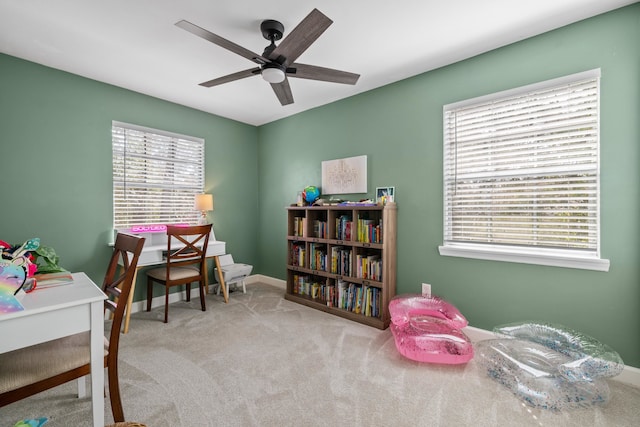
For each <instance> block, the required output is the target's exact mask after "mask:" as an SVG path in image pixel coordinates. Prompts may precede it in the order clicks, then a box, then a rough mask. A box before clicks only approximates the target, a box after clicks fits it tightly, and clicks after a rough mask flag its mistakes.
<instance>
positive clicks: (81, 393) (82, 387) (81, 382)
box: [78, 377, 87, 399]
mask: <svg viewBox="0 0 640 427" xmlns="http://www.w3.org/2000/svg"><path fill="white" fill-rule="evenodd" d="M85 397H87V383H86V381H85V377H80V378H78V399H83V398H85Z"/></svg>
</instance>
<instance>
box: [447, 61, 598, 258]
mask: <svg viewBox="0 0 640 427" xmlns="http://www.w3.org/2000/svg"><path fill="white" fill-rule="evenodd" d="M599 81H600V73H599V70H592V71H589V72H585V73H579V74H576V75H572V76H567V77H564V78H560V79H555V80H552V81H548V82H544V83H540V84H536V85H531V86H527V87H523V88H519V89H515V90H511V91H507V92H502V93H499V94H494V95H490V96H487V97H481V98H476V99H472V100H468V101H463V102H460V103H456V104H450V105H447V106H445V107H444V196H445V200H444V211H445V212H444V245H443V246H444V247H447V246H449V247H456V245H458V246H460V247H462V248H466V249H471V250H474V249H477V250H480V251H493V252H500V251H503V252H505V253H508V252H509V251H512V252H513V253H518V254H533V255H535V256H542V257H546V258H549V257H554V256H560V257H565V258H571V257H578V258H585V257H586V258H599V240H600V239H599V237H600V230H599V224H600V221H599V129H598V127H599V96H600V95H599V92H600V90H599ZM445 252H446V251H445ZM441 253H442V250H441ZM542 263H544V262H542ZM551 265H555V264H553V263H551ZM607 268H608V264H607Z"/></svg>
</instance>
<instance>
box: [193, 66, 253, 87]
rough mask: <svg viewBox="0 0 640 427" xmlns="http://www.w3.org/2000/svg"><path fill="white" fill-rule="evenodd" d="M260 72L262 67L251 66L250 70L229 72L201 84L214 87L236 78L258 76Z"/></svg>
mask: <svg viewBox="0 0 640 427" xmlns="http://www.w3.org/2000/svg"><path fill="white" fill-rule="evenodd" d="M259 74H260V67H257V68H250V69H248V70H243V71H238V72H237V73H233V74H229V75H226V76H222V77H218V78H217V79H213V80H209V81H208V82H203V83H200V86H204V87H212V86H217V85H221V84H223V83H229V82H232V81H234V80H240V79H244V78H246V77H251V76H257V75H259Z"/></svg>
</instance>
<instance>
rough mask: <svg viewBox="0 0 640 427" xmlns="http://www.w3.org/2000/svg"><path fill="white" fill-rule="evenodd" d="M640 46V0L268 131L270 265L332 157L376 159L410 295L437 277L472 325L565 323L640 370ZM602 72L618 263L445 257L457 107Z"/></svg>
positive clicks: (609, 208)
mask: <svg viewBox="0 0 640 427" xmlns="http://www.w3.org/2000/svg"><path fill="white" fill-rule="evenodd" d="M639 45H640V5H638V4H635V5H632V6H629V7H626V8H623V9H619V10H617V11H614V12H611V13H608V14H605V15H601V16H598V17H595V18H592V19H589V20H586V21H582V22H579V23H577V24H574V25H571V26H568V27H564V28H561V29H558V30H556V31H553V32H549V33H546V34H543V35H540V36H537V37H534V38H532V39H528V40H525V41H522V42H519V43H516V44H513V45H509V46H506V47H503V48H500V49H497V50H495V51H491V52H488V53H486V54H483V55H480V56H477V57H474V58H472V59H469V60H466V61H462V62H459V63H456V64H453V65H451V66H448V67H444V68H441V69H438V70H435V71H431V72H427V73H424V74H422V75H419V76H416V77H413V78H410V79H407V80H404V81H400V82H397V83H394V84H392V85H388V86H385V87H383V88H380V89H376V90H373V91H370V92H367V93H363V94H360V95H358V96H354V97H351V98H349V99H345V100H342V101H339V102H336V103H333V104H330V105H327V106H324V107H320V108H317V109H314V110H310V111H307V112H304V113H301V114H298V115H296V116H293V117H290V118H286V119H283V120H280V121H277V122H273V123H270V124H267V125H264V126H261V127H260V129H259V141H260V143H259V148H258V150H259V165H260V170H259V180H260V207H261V215H260V217H259V218H260V236H261V238H260V250H259V252H260V254H261V257H260V264H259V266H258V270H259V271H260V272H261V273H264V274H267V275H269V276H274V277H278V278H284V277H285V268H284V265H285V262H286V256H285V255H286V244H285V235H286V231H285V226H286V217H285V209H284V208H285V206H287V205H289V204H290V203H293V202H295V196H296V192H297V191H299V190H301V189H302V188H303V187H304V186H305V185H317V186H320V184H321V170H320V165H321V161H322V160H330V159H336V158H342V157H349V156H356V155H363V154H366V155H367V156H368V188H369V193H368V196H369V197H373V192H374V191H375V187H378V186H395V188H396V201H397V202H398V277H397V292H398V293H399V294H401V293H407V292H420V283H421V282H428V283H431V284H432V286H433V291H434V293H436V294H439V295H441V296H443V297H445V298H447V299H448V300H450V301H451V302H452V303H454V304H455V305H456V306H457V307H458V308H459V309H460V310H461V311H462V313H464V315H465V316H466V317H467V318H468V319H469V322H470V324H471V325H472V326H475V327H480V328H484V329H491V328H492V327H493V326H495V325H497V324H500V323H505V322H513V321H526V320H545V321H553V322H559V323H562V324H565V325H568V326H571V327H573V328H575V329H577V330H580V331H582V332H585V333H588V334H590V335H592V336H594V337H596V338H598V339H600V340H602V341H603V342H605V343H607V344H609V345H611V346H612V347H613V348H615V349H616V350H617V351H618V352H619V353H620V354H621V355H622V356H623V358H624V360H625V361H626V363H628V364H630V365H632V366H636V367H638V366H640V286H639V285H640V271H639V270H640V267H639V265H640V262H639V261H640V251H639V244H638V237H639V235H640V233H639V232H638V231H639V230H638V219H639V218H640V215H639V202H640V194H639V191H638V188H639V185H638V183H639V182H640V176H639V172H638V170H639V168H638V165H639V163H638V160H639V142H640V141H639V136H640V132H639V129H640V121H639V120H638V117H640V108H639V106H640V85H639V82H640V49H638V46H639ZM598 67H600V68H601V70H602V80H601V82H602V85H601V100H602V102H601V157H602V161H601V173H602V178H601V195H602V196H601V197H602V199H601V200H602V208H601V213H602V221H601V225H602V238H601V246H602V255H603V257H604V258H608V259H610V261H611V269H610V271H609V272H607V273H603V272H595V271H586V270H576V269H568V268H559V267H543V266H533V265H525V264H515V263H506V262H492V261H481V260H471V259H463V258H453V257H442V256H440V255H439V254H438V245H439V244H441V243H442V228H443V219H442V211H443V207H442V197H443V190H442V186H443V184H442V107H443V105H445V104H448V103H451V102H455V101H459V100H462V99H467V98H471V97H475V96H479V95H484V94H488V93H492V92H496V91H501V90H505V89H510V88H513V87H518V86H521V85H526V84H529V83H535V82H539V81H543V80H547V79H551V78H555V77H559V76H563V75H567V74H571V73H576V72H579V71H584V70H589V69H593V68H598ZM361 71H362V72H363V73H364V72H365V70H361ZM360 196H362V195H360Z"/></svg>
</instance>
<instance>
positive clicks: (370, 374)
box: [0, 284, 640, 427]
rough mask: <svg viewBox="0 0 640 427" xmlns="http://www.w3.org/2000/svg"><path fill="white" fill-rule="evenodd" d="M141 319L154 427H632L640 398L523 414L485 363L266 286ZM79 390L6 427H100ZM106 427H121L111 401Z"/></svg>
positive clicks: (627, 390)
mask: <svg viewBox="0 0 640 427" xmlns="http://www.w3.org/2000/svg"><path fill="white" fill-rule="evenodd" d="M247 288H248V289H247V294H242V293H241V292H233V293H232V294H231V295H230V303H229V304H224V302H223V300H222V297H221V296H215V295H209V296H207V311H206V312H204V313H203V312H201V311H200V310H199V309H198V307H199V300H198V299H197V298H196V299H195V300H193V301H192V302H191V303H186V302H179V303H175V304H172V305H171V307H170V310H169V324H167V325H165V324H163V323H162V321H161V320H160V319H161V318H162V308H157V309H154V310H153V311H152V312H151V313H145V312H142V313H136V314H134V315H133V316H132V323H131V330H130V332H129V334H127V335H124V336H123V337H122V340H121V348H120V378H121V391H122V394H123V403H124V410H125V416H126V417H127V420H128V421H139V422H143V423H145V424H147V425H148V426H149V427H163V426H166V427H177V426H185V427H186V426H189V427H202V426H323V427H329V426H350V427H353V426H580V427H585V426H633V425H638V423H639V420H640V389H638V388H634V387H631V386H628V385H625V384H622V383H619V382H616V381H609V384H610V387H611V399H610V401H609V403H608V405H606V406H605V407H598V408H588V409H580V410H572V411H563V412H550V411H544V410H538V409H533V408H530V407H528V406H526V405H523V404H522V403H521V402H520V401H519V400H518V399H517V398H516V397H515V396H514V395H512V394H511V393H510V392H509V391H507V390H506V389H505V388H504V387H503V386H501V385H499V384H498V383H496V382H494V381H492V380H490V379H489V378H488V377H487V376H486V375H485V374H484V372H482V371H480V370H479V369H478V367H477V365H476V364H475V362H473V361H472V362H470V363H469V364H467V365H465V366H436V365H428V364H419V363H416V362H412V361H410V360H407V359H404V358H403V357H402V356H400V355H399V354H398V352H397V351H396V349H395V345H394V343H393V337H392V336H391V332H390V331H389V330H386V331H380V330H377V329H373V328H371V327H368V326H363V325H360V324H357V323H354V322H350V321H347V320H343V319H341V318H338V317H336V316H332V315H329V314H325V313H322V312H319V311H316V310H312V309H309V308H307V307H304V306H301V305H298V304H295V303H291V302H289V301H285V300H284V299H283V298H282V296H283V291H282V289H279V288H276V287H272V286H269V285H263V284H252V285H250V286H247ZM74 390H75V384H68V385H65V386H62V387H59V388H57V389H54V390H51V391H48V392H46V393H42V394H40V395H38V396H34V397H32V398H29V399H26V400H23V401H21V402H18V403H15V404H12V405H9V406H7V407H5V408H2V409H0V427H5V426H13V424H14V423H15V422H16V421H18V420H20V419H23V418H26V417H40V416H46V417H49V418H50V421H49V423H48V424H47V425H46V427H58V426H61V427H62V426H63V427H70V426H87V425H90V420H89V415H90V406H91V403H90V402H91V401H90V398H85V399H77V398H75V397H74V396H73V393H74ZM106 406H107V409H106V411H107V416H106V419H107V423H109V422H112V421H113V420H112V418H111V408H110V407H109V405H108V399H107V404H106Z"/></svg>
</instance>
